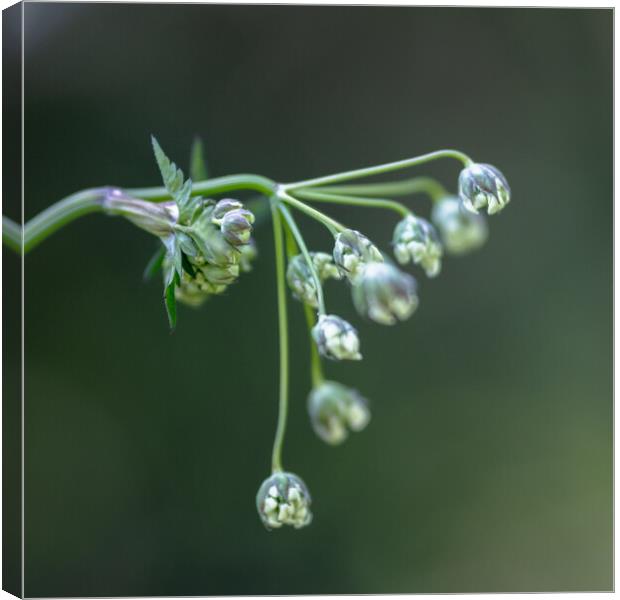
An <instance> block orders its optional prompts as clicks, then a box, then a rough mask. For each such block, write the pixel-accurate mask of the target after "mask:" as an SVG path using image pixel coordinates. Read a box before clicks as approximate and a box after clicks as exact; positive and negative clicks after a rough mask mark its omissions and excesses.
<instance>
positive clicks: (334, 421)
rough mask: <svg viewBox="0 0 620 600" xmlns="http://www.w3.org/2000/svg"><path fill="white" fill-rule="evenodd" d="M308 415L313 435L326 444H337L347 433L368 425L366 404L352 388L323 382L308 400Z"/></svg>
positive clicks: (331, 382) (368, 414) (368, 416)
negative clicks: (314, 433)
mask: <svg viewBox="0 0 620 600" xmlns="http://www.w3.org/2000/svg"><path fill="white" fill-rule="evenodd" d="M308 413H309V414H310V421H311V423H312V427H313V429H314V431H315V432H316V434H317V435H318V436H319V437H320V438H321V439H322V440H323V441H324V442H327V443H328V444H332V445H336V444H341V443H342V442H344V440H345V439H346V438H347V436H348V435H349V430H351V431H361V430H362V429H364V428H365V427H366V425H368V422H369V421H370V410H369V409H368V401H367V400H366V399H365V398H364V397H362V395H361V394H360V393H359V392H358V391H357V390H354V389H352V388H349V387H346V386H344V385H342V384H340V383H336V382H335V381H324V382H323V383H322V384H320V385H319V386H318V387H315V388H314V389H313V390H312V391H311V392H310V395H309V396H308Z"/></svg>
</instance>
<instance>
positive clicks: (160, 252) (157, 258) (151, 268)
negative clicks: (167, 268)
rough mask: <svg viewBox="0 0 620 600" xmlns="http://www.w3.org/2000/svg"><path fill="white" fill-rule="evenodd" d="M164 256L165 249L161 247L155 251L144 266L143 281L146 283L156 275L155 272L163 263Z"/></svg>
mask: <svg viewBox="0 0 620 600" xmlns="http://www.w3.org/2000/svg"><path fill="white" fill-rule="evenodd" d="M164 256H166V248H164V247H163V246H161V247H160V248H158V249H157V251H156V252H155V254H153V256H151V258H150V260H149V262H148V263H147V265H146V268H145V269H144V273H143V275H142V277H143V278H144V281H148V280H149V279H151V277H153V276H154V275H155V274H156V273H157V271H159V270H160V269H161V267H162V264H163V262H164Z"/></svg>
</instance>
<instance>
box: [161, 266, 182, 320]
mask: <svg viewBox="0 0 620 600" xmlns="http://www.w3.org/2000/svg"><path fill="white" fill-rule="evenodd" d="M178 277H179V276H178V275H177V274H176V273H175V275H174V277H173V278H172V281H171V282H170V283H169V284H168V285H167V286H166V287H165V289H164V303H165V305H166V313H168V323H169V324H170V329H172V330H173V331H174V328H175V327H176V326H177V299H176V296H175V294H174V290H175V288H176V286H177V281H178Z"/></svg>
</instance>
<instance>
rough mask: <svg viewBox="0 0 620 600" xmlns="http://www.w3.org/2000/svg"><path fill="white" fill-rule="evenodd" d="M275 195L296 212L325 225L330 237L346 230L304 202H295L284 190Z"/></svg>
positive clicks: (295, 199)
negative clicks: (330, 234)
mask: <svg viewBox="0 0 620 600" xmlns="http://www.w3.org/2000/svg"><path fill="white" fill-rule="evenodd" d="M277 195H278V198H280V199H281V200H283V201H284V202H286V203H287V204H290V205H291V206H294V207H295V208H296V209H297V210H299V211H301V212H303V213H306V214H307V215H308V216H309V217H312V218H313V219H315V220H316V221H318V222H319V223H322V224H323V225H325V227H327V229H329V230H330V232H331V233H332V235H336V234H337V233H338V232H339V231H344V230H345V229H346V227H344V225H341V224H340V223H338V221H335V220H334V219H332V218H331V217H328V216H327V215H326V214H324V213H322V212H321V211H320V210H317V209H316V208H312V207H311V206H308V205H307V204H306V203H305V202H302V201H301V200H297V198H293V196H290V195H289V194H287V193H286V192H285V191H284V190H282V188H280V189H279V190H278V192H277Z"/></svg>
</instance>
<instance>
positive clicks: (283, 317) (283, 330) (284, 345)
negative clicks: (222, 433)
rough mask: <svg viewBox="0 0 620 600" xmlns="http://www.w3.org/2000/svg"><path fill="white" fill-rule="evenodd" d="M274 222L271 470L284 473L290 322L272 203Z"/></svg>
mask: <svg viewBox="0 0 620 600" xmlns="http://www.w3.org/2000/svg"><path fill="white" fill-rule="evenodd" d="M271 217H272V221H273V242H274V248H275V255H276V281H277V290H278V331H279V337H280V401H279V403H278V426H277V429H276V436H275V439H274V441H273V453H272V457H271V470H272V472H274V473H276V472H278V471H282V444H283V443H284V434H285V432H286V418H287V415H288V320H287V314H286V288H285V281H284V248H283V243H282V221H281V220H280V213H279V212H278V206H277V202H276V201H274V200H272V201H271Z"/></svg>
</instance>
